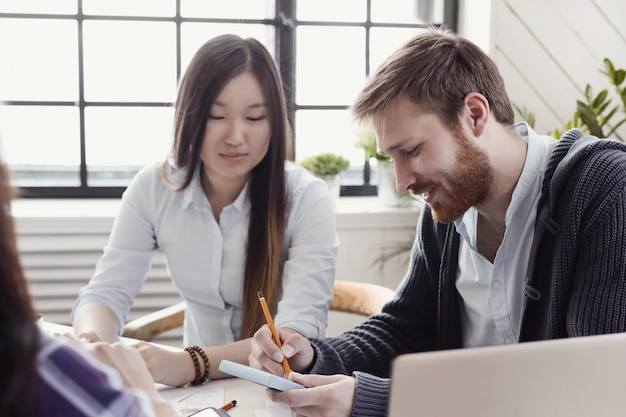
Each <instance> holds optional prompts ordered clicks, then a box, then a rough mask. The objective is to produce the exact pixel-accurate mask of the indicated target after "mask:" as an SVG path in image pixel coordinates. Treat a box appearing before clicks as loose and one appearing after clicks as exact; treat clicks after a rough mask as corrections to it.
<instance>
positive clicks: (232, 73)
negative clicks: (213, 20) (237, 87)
mask: <svg viewBox="0 0 626 417" xmlns="http://www.w3.org/2000/svg"><path fill="white" fill-rule="evenodd" d="M246 71H249V72H251V73H252V74H253V75H254V77H255V78H256V79H257V81H258V82H259V84H260V85H261V88H262V90H263V93H264V96H265V100H266V104H267V107H268V111H269V120H270V128H271V134H270V135H271V136H270V144H269V149H268V151H267V154H266V155H265V157H264V158H263V160H262V161H261V162H260V163H259V164H258V165H257V166H256V167H255V168H254V169H253V170H252V173H251V179H250V185H249V187H248V193H249V197H250V202H251V206H252V208H251V215H250V225H249V228H248V242H247V248H246V266H245V271H244V285H243V318H242V324H241V333H240V335H239V337H240V338H242V339H243V338H247V337H250V336H252V335H253V334H254V332H255V331H256V330H257V329H258V328H259V327H260V326H262V325H263V323H264V318H263V315H262V314H259V305H258V298H257V292H258V291H262V292H263V293H264V294H265V296H266V298H267V301H268V304H269V306H270V309H271V311H272V313H275V311H276V302H277V298H278V288H279V280H280V276H281V271H280V261H281V248H282V242H283V236H284V229H285V224H286V211H287V208H286V207H287V196H286V190H285V187H286V186H285V160H286V159H287V157H288V155H289V154H290V144H291V137H290V127H289V122H288V120H287V109H286V104H285V95H284V91H283V85H282V79H281V77H280V73H279V71H278V68H277V66H276V63H275V62H274V60H273V58H272V56H271V55H270V54H269V52H268V51H267V49H266V48H265V47H264V46H263V44H261V43H260V42H259V41H257V40H256V39H253V38H248V39H242V38H240V37H239V36H236V35H222V36H218V37H216V38H213V39H211V40H209V41H207V42H206V43H205V44H204V45H203V46H202V47H200V49H199V50H198V51H197V52H196V54H195V55H194V57H193V58H192V60H191V62H190V63H189V67H188V68H187V71H186V72H185V74H184V75H183V77H182V78H181V81H180V84H179V89H178V97H177V99H176V116H175V138H174V146H173V148H172V158H173V161H174V163H175V165H176V166H177V167H178V168H183V167H184V168H187V172H186V177H185V179H184V181H183V183H182V184H181V185H180V186H179V187H178V188H177V189H178V190H182V189H185V188H187V187H188V186H189V184H190V183H191V180H192V179H193V176H194V174H195V172H197V170H198V169H200V166H201V164H202V161H201V159H200V151H201V148H202V141H203V138H204V131H205V128H206V121H207V118H208V115H209V111H210V109H211V105H212V104H213V102H214V101H215V99H216V97H217V96H218V95H219V93H220V92H221V91H222V89H223V88H224V86H225V85H226V84H227V83H228V82H229V81H230V80H232V79H233V78H234V77H236V76H238V75H240V74H242V73H243V72H246ZM161 173H162V176H164V179H165V180H166V181H167V178H165V173H164V171H163V170H162V171H161Z"/></svg>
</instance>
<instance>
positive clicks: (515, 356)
mask: <svg viewBox="0 0 626 417" xmlns="http://www.w3.org/2000/svg"><path fill="white" fill-rule="evenodd" d="M388 415H389V416H392V417H416V416H424V417H439V416H441V417H459V416H463V417H496V416H497V417H522V416H524V417H561V416H563V417H591V416H593V417H609V416H610V417H615V416H624V415H626V334H625V333H620V334H612V335H601V336H588V337H579V338H571V339H558V340H550V341H540V342H528V343H519V344H514V345H500V346H490V347H480V348H468V349H455V350H447V351H439V352H427V353H415V354H407V355H402V356H399V357H398V358H396V360H395V361H394V362H393V365H392V379H391V392H390V399H389V413H388Z"/></svg>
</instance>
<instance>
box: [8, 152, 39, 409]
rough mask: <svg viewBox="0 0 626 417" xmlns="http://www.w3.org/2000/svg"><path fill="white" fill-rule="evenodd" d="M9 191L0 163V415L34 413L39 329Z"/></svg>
mask: <svg viewBox="0 0 626 417" xmlns="http://www.w3.org/2000/svg"><path fill="white" fill-rule="evenodd" d="M11 194H12V190H11V188H10V186H9V175H8V173H7V171H6V168H5V167H4V165H3V164H2V163H1V162H0V358H1V361H0V416H35V415H39V413H38V407H39V400H38V398H39V396H38V392H39V384H40V382H39V378H38V376H37V366H36V360H37V352H38V351H39V329H38V328H37V324H36V322H35V319H34V312H33V308H32V305H31V300H30V295H29V293H28V287H27V284H26V280H25V278H24V274H23V272H22V265H21V264H20V260H19V255H18V251H17V245H16V242H15V232H14V228H13V219H12V217H11V214H10V209H9V207H10V201H11Z"/></svg>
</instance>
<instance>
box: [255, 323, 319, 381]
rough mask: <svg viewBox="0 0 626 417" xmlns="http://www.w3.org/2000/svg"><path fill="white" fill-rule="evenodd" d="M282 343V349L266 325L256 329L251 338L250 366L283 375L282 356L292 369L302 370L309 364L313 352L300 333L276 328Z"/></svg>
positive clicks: (311, 360)
mask: <svg viewBox="0 0 626 417" xmlns="http://www.w3.org/2000/svg"><path fill="white" fill-rule="evenodd" d="M278 332H279V334H280V338H281V343H282V345H283V347H282V350H281V349H279V348H278V346H276V343H274V339H273V338H272V332H271V331H270V329H269V327H268V326H267V325H263V327H261V328H260V329H259V330H257V331H256V333H255V334H254V337H253V338H252V342H251V348H252V352H251V353H250V356H249V357H248V362H249V363H250V366H252V367H253V368H257V369H263V370H265V371H268V372H271V373H272V374H274V375H280V376H285V369H284V368H283V364H282V361H283V357H285V358H287V360H288V361H289V366H290V367H291V369H293V370H294V371H303V370H305V369H307V368H309V367H310V366H311V363H312V362H313V357H314V352H313V347H312V346H311V343H310V342H309V341H308V340H307V339H306V338H305V337H304V336H302V335H301V334H299V333H297V332H294V331H289V330H287V329H279V330H278Z"/></svg>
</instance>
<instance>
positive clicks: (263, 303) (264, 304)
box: [257, 291, 291, 375]
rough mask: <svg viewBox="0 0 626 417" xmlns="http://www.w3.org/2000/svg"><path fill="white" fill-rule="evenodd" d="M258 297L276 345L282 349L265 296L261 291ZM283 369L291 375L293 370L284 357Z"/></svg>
mask: <svg viewBox="0 0 626 417" xmlns="http://www.w3.org/2000/svg"><path fill="white" fill-rule="evenodd" d="M257 296H258V297H259V302H260V303H261V308H262V309H263V314H265V320H266V321H267V325H268V326H269V328H270V330H271V331H272V336H274V342H275V343H276V346H278V348H281V347H282V344H281V343H280V338H279V337H278V331H276V326H274V320H272V315H271V314H270V309H269V307H268V306H267V302H266V301H265V297H264V296H263V293H262V292H261V291H259V292H258V293H257ZM283 367H284V368H285V373H286V374H287V375H289V374H290V373H291V368H289V362H287V358H285V357H284V356H283Z"/></svg>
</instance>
